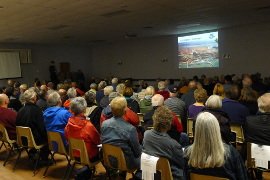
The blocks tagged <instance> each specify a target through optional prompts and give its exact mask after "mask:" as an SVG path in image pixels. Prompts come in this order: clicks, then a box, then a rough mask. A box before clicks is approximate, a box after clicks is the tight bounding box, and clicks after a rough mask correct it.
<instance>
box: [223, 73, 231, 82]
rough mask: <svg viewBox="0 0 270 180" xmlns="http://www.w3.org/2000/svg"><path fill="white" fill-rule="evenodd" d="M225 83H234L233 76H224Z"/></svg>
mask: <svg viewBox="0 0 270 180" xmlns="http://www.w3.org/2000/svg"><path fill="white" fill-rule="evenodd" d="M224 81H225V83H226V84H228V83H232V76H231V75H226V76H224Z"/></svg>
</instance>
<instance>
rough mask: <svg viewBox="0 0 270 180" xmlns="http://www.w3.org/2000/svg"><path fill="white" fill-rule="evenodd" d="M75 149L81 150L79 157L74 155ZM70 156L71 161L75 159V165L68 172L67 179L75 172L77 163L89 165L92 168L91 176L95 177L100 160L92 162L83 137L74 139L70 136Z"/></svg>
mask: <svg viewBox="0 0 270 180" xmlns="http://www.w3.org/2000/svg"><path fill="white" fill-rule="evenodd" d="M74 151H79V152H80V157H79V158H77V157H75V156H74V154H73V152H74ZM69 156H70V159H71V161H74V163H73V165H72V166H71V168H70V171H69V172H68V173H67V179H69V177H70V174H71V173H72V172H73V170H74V168H75V165H76V164H80V165H83V166H88V168H89V169H90V170H92V175H91V178H92V177H93V175H94V173H95V170H96V169H95V165H97V164H98V163H99V162H100V161H96V162H93V163H92V162H90V160H89V157H88V153H87V149H86V146H85V142H84V141H83V139H74V138H69Z"/></svg>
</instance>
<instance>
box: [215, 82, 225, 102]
mask: <svg viewBox="0 0 270 180" xmlns="http://www.w3.org/2000/svg"><path fill="white" fill-rule="evenodd" d="M213 94H214V95H218V96H220V97H221V98H222V99H224V97H225V90H224V86H223V85H222V84H221V83H217V84H216V85H215V87H214V90H213Z"/></svg>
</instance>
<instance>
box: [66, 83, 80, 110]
mask: <svg viewBox="0 0 270 180" xmlns="http://www.w3.org/2000/svg"><path fill="white" fill-rule="evenodd" d="M67 96H68V100H66V101H65V102H64V107H65V108H67V109H69V107H70V102H71V100H72V99H73V98H75V97H76V96H77V91H76V89H75V88H74V87H72V88H69V89H68V91H67Z"/></svg>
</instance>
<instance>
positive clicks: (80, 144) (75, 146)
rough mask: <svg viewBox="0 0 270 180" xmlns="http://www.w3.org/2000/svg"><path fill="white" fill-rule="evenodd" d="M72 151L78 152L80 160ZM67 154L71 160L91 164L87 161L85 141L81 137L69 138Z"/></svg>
mask: <svg viewBox="0 0 270 180" xmlns="http://www.w3.org/2000/svg"><path fill="white" fill-rule="evenodd" d="M74 151H79V152H80V157H79V158H80V161H78V160H77V159H76V157H75V156H74ZM69 156H70V159H71V160H74V161H76V162H78V163H80V164H82V165H88V166H92V164H91V163H90V161H89V157H88V153H87V149H86V146H85V142H84V141H83V140H82V139H75V138H69Z"/></svg>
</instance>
